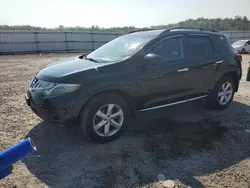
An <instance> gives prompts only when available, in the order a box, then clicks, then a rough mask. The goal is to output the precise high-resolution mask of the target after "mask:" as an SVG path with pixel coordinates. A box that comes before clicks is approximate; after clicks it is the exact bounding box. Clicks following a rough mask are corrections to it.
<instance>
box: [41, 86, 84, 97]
mask: <svg viewBox="0 0 250 188" xmlns="http://www.w3.org/2000/svg"><path fill="white" fill-rule="evenodd" d="M80 86H81V85H80V84H57V85H56V86H55V87H53V88H51V89H45V90H44V94H45V95H61V94H64V93H70V92H73V91H76V90H77V89H79V88H80Z"/></svg>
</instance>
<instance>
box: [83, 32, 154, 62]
mask: <svg viewBox="0 0 250 188" xmlns="http://www.w3.org/2000/svg"><path fill="white" fill-rule="evenodd" d="M153 38H154V36H149V35H147V36H146V35H145V36H143V35H142V36H139V35H124V36H121V37H118V38H116V39H114V40H112V41H110V42H108V43H107V44H105V45H103V46H101V47H100V48H98V49H97V50H95V51H93V52H92V53H90V54H89V55H88V56H87V58H92V59H95V60H96V61H102V62H113V61H121V60H124V59H126V58H129V57H131V56H132V55H133V54H134V53H136V52H137V51H138V50H139V49H140V48H141V47H142V46H144V45H145V44H146V43H147V42H149V41H150V40H151V39H153Z"/></svg>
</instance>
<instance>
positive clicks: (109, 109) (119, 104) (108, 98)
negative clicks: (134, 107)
mask: <svg viewBox="0 0 250 188" xmlns="http://www.w3.org/2000/svg"><path fill="white" fill-rule="evenodd" d="M128 120H129V110H128V106H127V104H126V102H125V101H124V99H123V98H121V97H119V96H117V95H115V94H103V95H98V96H96V97H94V98H92V99H91V100H90V101H89V102H88V103H87V105H86V106H85V107H84V108H83V109H82V111H81V113H80V125H81V129H82V131H83V133H84V134H85V135H86V137H87V138H89V139H90V140H93V141H98V142H108V141H111V140H114V139H116V138H117V137H119V136H120V135H121V133H122V132H123V131H124V130H125V128H126V127H127V122H128Z"/></svg>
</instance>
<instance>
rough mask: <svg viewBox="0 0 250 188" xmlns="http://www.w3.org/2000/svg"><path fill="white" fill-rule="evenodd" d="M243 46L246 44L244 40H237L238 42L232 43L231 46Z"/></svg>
mask: <svg viewBox="0 0 250 188" xmlns="http://www.w3.org/2000/svg"><path fill="white" fill-rule="evenodd" d="M245 44H246V40H238V41H236V42H234V43H233V44H232V45H239V46H243V45H245Z"/></svg>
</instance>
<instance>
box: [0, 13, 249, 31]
mask: <svg viewBox="0 0 250 188" xmlns="http://www.w3.org/2000/svg"><path fill="white" fill-rule="evenodd" d="M184 26H186V27H187V26H191V27H204V28H210V29H216V30H219V31H227V30H250V20H249V19H248V18H247V17H246V16H243V17H241V16H235V17H234V18H224V19H221V18H215V19H208V18H203V17H201V18H198V19H187V20H185V21H181V22H178V23H175V24H168V25H157V26H151V27H147V28H149V29H168V28H171V27H184ZM147 28H136V27H134V26H126V27H111V28H103V27H99V26H98V25H93V26H92V27H81V26H76V27H65V26H63V25H59V26H58V27H56V28H45V27H35V26H30V25H0V30H12V29H14V30H72V31H102V32H116V33H127V32H130V31H133V30H136V29H147Z"/></svg>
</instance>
